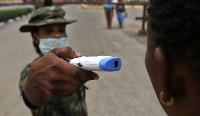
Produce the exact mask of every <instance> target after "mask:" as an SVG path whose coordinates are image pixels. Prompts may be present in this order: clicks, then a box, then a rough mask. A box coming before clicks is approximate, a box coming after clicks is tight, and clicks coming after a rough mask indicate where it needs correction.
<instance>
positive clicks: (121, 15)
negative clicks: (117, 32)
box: [115, 0, 128, 28]
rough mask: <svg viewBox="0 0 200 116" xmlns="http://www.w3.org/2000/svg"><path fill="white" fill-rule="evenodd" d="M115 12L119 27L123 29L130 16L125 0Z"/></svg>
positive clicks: (120, 1)
mask: <svg viewBox="0 0 200 116" xmlns="http://www.w3.org/2000/svg"><path fill="white" fill-rule="evenodd" d="M115 10H116V15H117V20H118V23H119V27H120V28H123V22H124V20H125V18H127V16H128V13H127V11H126V8H125V6H124V3H123V0H119V3H118V4H117V5H116V7H115Z"/></svg>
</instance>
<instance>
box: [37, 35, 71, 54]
mask: <svg viewBox="0 0 200 116" xmlns="http://www.w3.org/2000/svg"><path fill="white" fill-rule="evenodd" d="M68 45H69V42H68V38H67V37H62V38H48V39H40V44H39V48H40V50H41V52H42V53H43V54H46V53H47V52H49V51H50V50H52V49H53V48H57V47H65V46H68Z"/></svg>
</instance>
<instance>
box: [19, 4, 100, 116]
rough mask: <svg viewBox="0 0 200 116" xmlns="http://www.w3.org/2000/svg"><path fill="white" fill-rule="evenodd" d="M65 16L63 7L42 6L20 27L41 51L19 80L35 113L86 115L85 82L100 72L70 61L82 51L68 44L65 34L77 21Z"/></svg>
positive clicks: (21, 88) (42, 114)
mask: <svg viewBox="0 0 200 116" xmlns="http://www.w3.org/2000/svg"><path fill="white" fill-rule="evenodd" d="M64 15H65V11H64V10H63V9H62V8H61V7H58V6H49V7H41V8H39V9H38V10H36V11H35V12H34V13H33V14H32V15H31V17H30V20H29V23H28V24H27V25H23V26H21V27H20V31H21V32H30V33H31V36H32V39H33V44H34V47H35V49H36V52H37V53H38V54H39V57H38V58H36V59H35V60H33V62H31V63H29V64H27V66H26V67H25V68H24V69H23V71H22V72H21V78H20V81H19V88H20V90H21V95H22V97H23V100H24V103H25V104H26V106H27V107H29V108H30V109H31V111H32V114H33V116H87V108H86V103H85V89H86V87H85V86H84V84H85V83H86V82H87V81H89V80H94V79H98V75H97V74H96V73H94V72H91V71H84V70H81V69H79V68H77V67H75V66H73V65H71V64H69V63H68V62H67V61H68V59H72V58H75V57H78V56H80V53H77V52H74V51H73V50H72V48H70V47H68V38H67V33H66V25H68V24H71V23H74V22H76V20H70V19H65V18H64ZM66 58H68V59H66ZM64 59H65V60H64ZM66 60H67V61H66Z"/></svg>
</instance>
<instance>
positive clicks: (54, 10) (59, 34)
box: [20, 6, 76, 54]
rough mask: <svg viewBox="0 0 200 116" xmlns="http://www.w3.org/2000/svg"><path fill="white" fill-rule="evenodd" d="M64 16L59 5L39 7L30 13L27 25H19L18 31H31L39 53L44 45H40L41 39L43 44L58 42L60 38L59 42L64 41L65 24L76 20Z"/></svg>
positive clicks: (65, 34)
mask: <svg viewBox="0 0 200 116" xmlns="http://www.w3.org/2000/svg"><path fill="white" fill-rule="evenodd" d="M64 16H65V11H64V10H63V9H62V8H61V7H59V6H48V7H41V8H39V9H37V10H36V11H35V12H34V13H33V14H32V15H31V17H30V20H29V23H28V24H27V25H23V26H21V27H20V31H21V32H31V36H32V38H33V44H34V46H35V48H36V51H37V53H39V54H41V49H42V48H41V47H43V48H44V45H41V43H43V41H45V43H44V44H46V43H49V42H54V43H55V41H57V42H58V40H59V39H60V38H61V40H59V41H60V42H61V41H62V42H63V41H66V38H67V33H66V25H67V24H70V23H73V22H75V21H76V20H69V19H65V18H64ZM52 40H53V41H52ZM39 45H40V46H39ZM49 45H50V44H49ZM63 45H65V44H63ZM45 47H46V45H45Z"/></svg>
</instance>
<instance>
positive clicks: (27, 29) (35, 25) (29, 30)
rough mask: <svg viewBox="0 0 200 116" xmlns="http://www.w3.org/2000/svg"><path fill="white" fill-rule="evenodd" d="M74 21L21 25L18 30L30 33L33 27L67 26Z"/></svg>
mask: <svg viewBox="0 0 200 116" xmlns="http://www.w3.org/2000/svg"><path fill="white" fill-rule="evenodd" d="M76 21H77V20H73V19H72V20H66V19H64V20H62V21H60V20H59V21H56V20H52V21H49V22H40V23H37V24H27V25H22V26H21V27H20V29H19V30H20V31H21V32H31V31H32V30H33V28H34V27H38V26H44V25H50V24H65V25H68V24H71V23H74V22H76Z"/></svg>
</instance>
